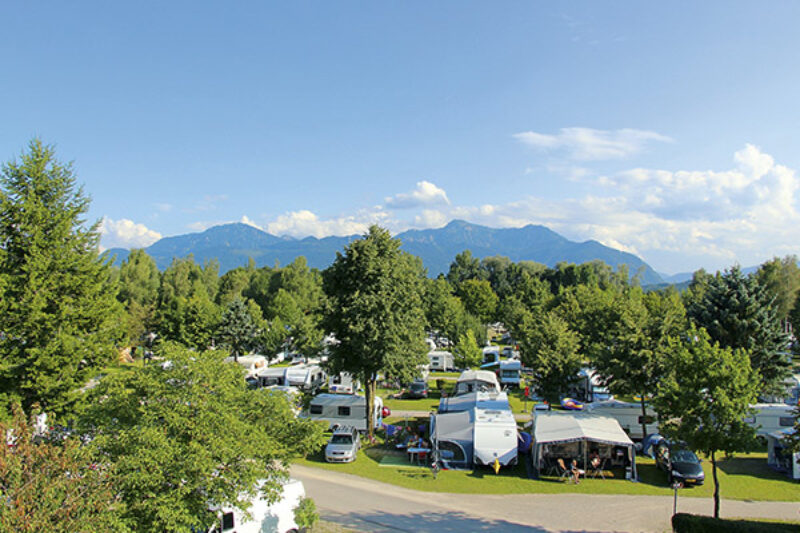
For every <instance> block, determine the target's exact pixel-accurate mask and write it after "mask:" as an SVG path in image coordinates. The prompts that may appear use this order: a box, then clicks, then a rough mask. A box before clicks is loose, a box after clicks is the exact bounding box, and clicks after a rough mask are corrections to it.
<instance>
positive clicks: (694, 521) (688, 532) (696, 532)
mask: <svg viewBox="0 0 800 533" xmlns="http://www.w3.org/2000/svg"><path fill="white" fill-rule="evenodd" d="M672 530H673V531H674V532H675V533H797V532H798V531H800V526H798V525H797V524H781V523H778V522H760V521H758V520H723V519H722V518H711V517H710V516H702V515H692V514H688V513H678V514H675V515H673V516H672Z"/></svg>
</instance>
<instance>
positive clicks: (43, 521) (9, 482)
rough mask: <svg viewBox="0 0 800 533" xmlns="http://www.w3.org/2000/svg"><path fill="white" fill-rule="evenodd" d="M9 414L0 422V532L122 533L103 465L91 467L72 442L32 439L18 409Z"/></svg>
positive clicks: (118, 505) (40, 436)
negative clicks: (7, 420) (10, 416)
mask: <svg viewBox="0 0 800 533" xmlns="http://www.w3.org/2000/svg"><path fill="white" fill-rule="evenodd" d="M13 410H14V416H13V421H11V422H10V423H8V424H3V423H0V435H2V436H3V443H2V446H0V494H1V495H2V504H0V531H16V532H20V533H38V532H40V531H48V532H53V533H72V532H75V531H78V532H86V533H102V532H125V531H128V529H127V528H126V527H125V525H124V524H122V523H121V522H120V520H119V519H118V512H119V510H120V507H121V504H120V502H118V501H117V499H116V496H115V490H114V488H113V487H112V485H111V479H112V477H111V473H110V470H109V465H107V464H106V463H94V462H93V461H92V458H91V457H89V454H88V453H87V452H86V450H85V449H84V448H83V447H82V446H81V444H80V441H79V440H78V439H77V438H72V437H71V438H67V439H64V440H62V439H58V440H51V439H48V438H47V437H46V436H42V435H36V436H34V430H33V426H32V424H29V423H28V422H27V421H26V420H25V415H24V413H23V412H22V410H21V408H19V407H15V408H14V409H13ZM7 436H8V437H11V439H12V440H13V443H14V444H13V446H7V445H6V438H7Z"/></svg>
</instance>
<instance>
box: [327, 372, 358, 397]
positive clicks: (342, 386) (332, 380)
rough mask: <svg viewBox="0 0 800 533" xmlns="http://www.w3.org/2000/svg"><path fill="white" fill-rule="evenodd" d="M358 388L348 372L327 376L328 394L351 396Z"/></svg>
mask: <svg viewBox="0 0 800 533" xmlns="http://www.w3.org/2000/svg"><path fill="white" fill-rule="evenodd" d="M358 388H359V382H358V380H357V379H355V378H353V375H352V374H351V373H350V372H339V373H338V374H333V375H332V376H328V392H330V393H334V394H353V393H355V392H356V391H357V390H358Z"/></svg>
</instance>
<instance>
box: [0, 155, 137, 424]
mask: <svg viewBox="0 0 800 533" xmlns="http://www.w3.org/2000/svg"><path fill="white" fill-rule="evenodd" d="M88 208H89V199H88V198H87V197H86V196H85V195H84V194H83V190H82V188H80V187H76V184H75V176H74V173H73V170H72V165H70V164H68V165H63V164H61V163H59V162H58V161H57V160H56V159H55V154H54V151H53V149H52V147H50V146H45V145H44V144H42V142H41V141H39V140H33V141H32V142H31V143H30V145H29V147H28V151H27V152H25V153H23V154H22V156H21V157H20V159H19V160H15V161H11V162H9V163H7V164H5V165H3V167H2V174H0V317H2V326H0V330H2V335H0V391H2V393H0V402H2V404H3V407H7V406H8V402H9V401H10V400H19V401H21V403H22V405H23V407H24V408H25V409H28V408H29V407H30V406H31V405H32V404H33V403H35V402H39V403H40V404H41V405H42V407H43V408H44V409H46V410H47V411H52V412H56V413H64V412H65V411H67V410H69V409H70V406H71V404H72V403H73V402H74V401H75V399H76V397H77V394H78V389H79V388H80V387H81V386H82V385H83V384H85V383H86V381H87V379H88V378H89V377H90V376H91V374H92V373H93V372H96V371H97V369H98V368H101V367H103V366H105V365H107V364H109V363H110V362H111V361H113V360H114V358H115V355H116V349H115V346H114V345H115V341H116V340H118V339H119V338H120V337H121V335H122V334H123V332H122V331H121V328H120V327H119V324H120V314H121V311H122V307H121V305H120V304H119V302H117V300H116V287H115V286H114V285H113V284H112V283H111V280H110V275H109V272H110V268H109V266H108V264H107V262H106V261H105V260H103V259H101V258H100V257H99V256H98V252H97V244H98V239H99V234H98V231H97V223H95V224H93V225H90V226H86V225H85V220H84V218H83V217H84V215H85V214H86V212H87V210H88Z"/></svg>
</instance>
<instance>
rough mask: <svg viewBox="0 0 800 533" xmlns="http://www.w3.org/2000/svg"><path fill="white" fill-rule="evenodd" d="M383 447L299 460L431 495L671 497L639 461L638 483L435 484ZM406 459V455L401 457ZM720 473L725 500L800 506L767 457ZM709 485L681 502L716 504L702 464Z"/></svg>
mask: <svg viewBox="0 0 800 533" xmlns="http://www.w3.org/2000/svg"><path fill="white" fill-rule="evenodd" d="M397 453H398V452H394V451H392V450H387V449H385V448H382V447H373V448H365V449H363V450H361V451H360V452H359V454H358V459H357V460H356V461H355V462H353V463H349V464H330V463H326V462H325V459H324V456H323V454H322V452H320V453H318V454H316V455H313V456H309V457H308V458H306V459H302V460H299V461H298V463H300V464H303V465H306V466H312V467H318V468H325V469H328V470H335V471H338V472H344V473H348V474H354V475H357V476H362V477H366V478H369V479H374V480H376V481H382V482H384V483H390V484H393V485H398V486H400V487H405V488H409V489H414V490H420V491H426V492H451V493H467V494H528V493H531V494H535V493H539V494H562V493H563V494H567V493H584V494H642V495H661V496H670V495H672V489H671V488H670V487H669V486H668V485H667V476H666V474H665V473H664V472H663V471H661V470H658V469H657V468H656V466H655V464H654V461H653V460H652V459H648V458H637V460H636V461H637V468H638V469H639V477H640V479H641V482H639V483H633V482H631V481H626V480H625V479H620V477H621V476H623V475H624V474H623V472H622V471H614V472H613V474H615V475H616V478H613V479H612V478H608V476H607V478H606V479H591V478H590V479H584V480H582V481H581V483H580V484H578V485H574V484H572V483H566V482H564V481H558V480H557V478H551V477H543V478H542V479H540V480H531V479H527V477H526V471H525V467H524V466H523V465H517V466H516V467H512V468H504V469H502V470H501V471H500V474H499V475H495V474H494V471H493V470H491V469H490V468H488V467H484V468H478V469H476V470H474V471H459V470H448V471H442V472H439V475H438V478H437V479H434V478H433V474H432V473H431V471H430V469H429V468H426V467H412V466H402V467H397V466H381V465H380V461H381V459H382V458H383V456H384V455H386V454H397ZM401 455H402V454H401ZM718 464H719V468H718V469H717V472H718V475H719V480H720V494H721V495H722V497H723V498H729V499H737V500H756V501H797V502H800V485H798V484H797V483H793V482H792V481H790V480H789V479H788V478H787V477H784V476H781V475H780V474H777V473H775V472H773V471H772V470H771V469H769V468H768V467H767V466H766V454H765V453H750V454H743V455H740V456H736V457H734V458H733V459H729V460H722V461H720V462H719V463H718ZM703 467H704V469H705V471H706V479H707V482H706V484H705V485H703V486H701V487H692V488H685V489H681V490H680V492H679V496H680V497H697V498H711V497H712V494H713V489H714V487H713V481H712V478H711V464H710V462H709V461H703Z"/></svg>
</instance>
